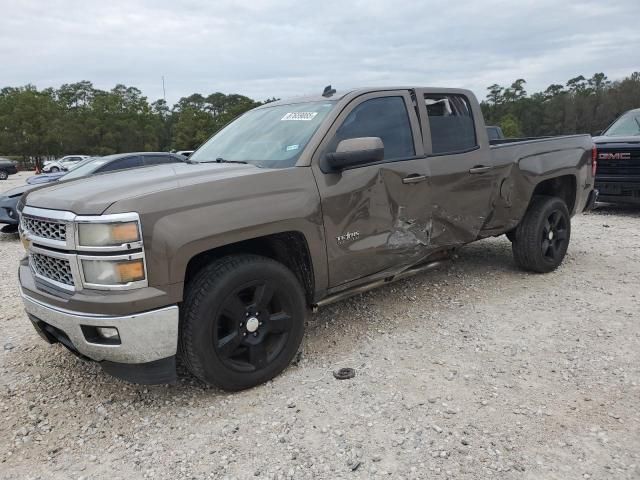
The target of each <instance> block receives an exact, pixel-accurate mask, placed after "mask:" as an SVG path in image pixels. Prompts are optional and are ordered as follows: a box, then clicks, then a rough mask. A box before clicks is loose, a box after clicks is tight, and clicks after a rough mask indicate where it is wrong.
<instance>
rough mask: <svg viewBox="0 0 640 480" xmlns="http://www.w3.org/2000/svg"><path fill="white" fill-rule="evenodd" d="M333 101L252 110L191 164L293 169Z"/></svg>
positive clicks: (217, 136) (193, 157)
mask: <svg viewBox="0 0 640 480" xmlns="http://www.w3.org/2000/svg"><path fill="white" fill-rule="evenodd" d="M334 105H335V102H332V101H323V102H307V103H295V104H289V105H276V106H273V107H264V108H258V109H255V110H251V111H249V112H247V113H245V114H244V115H242V116H241V117H239V118H238V119H236V120H234V121H233V122H231V123H230V124H229V125H227V126H226V127H225V128H223V129H222V130H220V131H219V132H218V133H216V134H215V135H214V136H213V137H211V138H210V139H209V140H208V141H207V142H206V143H205V144H204V145H202V146H201V147H200V148H199V149H198V150H196V151H195V152H194V153H193V154H191V156H190V157H189V160H191V161H192V162H198V163H203V162H215V161H220V162H223V161H227V162H247V163H251V164H254V165H257V166H259V167H266V168H284V167H291V166H294V165H295V163H296V160H298V157H299V156H300V154H301V153H302V151H303V150H304V148H305V146H306V145H307V142H309V140H310V139H311V136H312V135H313V134H314V133H315V131H316V130H317V129H318V127H319V126H320V124H321V123H322V121H323V120H324V119H325V117H326V116H327V114H328V113H329V112H330V111H331V109H332V108H333V106H334Z"/></svg>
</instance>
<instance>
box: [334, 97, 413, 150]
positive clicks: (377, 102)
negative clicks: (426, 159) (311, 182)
mask: <svg viewBox="0 0 640 480" xmlns="http://www.w3.org/2000/svg"><path fill="white" fill-rule="evenodd" d="M360 137H379V138H380V139H382V143H384V159H385V160H399V159H403V158H409V157H413V156H415V148H414V145H413V134H412V132H411V122H410V121H409V114H408V113H407V107H406V105H405V102H404V98H403V97H381V98H372V99H371V100H366V101H364V102H362V103H361V104H360V105H358V106H357V107H355V108H354V109H353V110H352V111H351V113H350V114H349V115H348V116H347V118H345V120H344V122H343V123H342V125H340V128H338V131H337V132H336V136H335V138H334V139H333V141H332V142H331V145H330V146H329V149H328V151H329V152H335V151H336V148H337V147H338V143H340V142H341V141H342V140H347V139H349V138H360Z"/></svg>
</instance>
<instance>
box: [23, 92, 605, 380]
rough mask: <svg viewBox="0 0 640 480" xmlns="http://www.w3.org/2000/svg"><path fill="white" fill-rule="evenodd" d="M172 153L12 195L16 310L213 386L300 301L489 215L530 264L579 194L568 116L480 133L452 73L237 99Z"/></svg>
mask: <svg viewBox="0 0 640 480" xmlns="http://www.w3.org/2000/svg"><path fill="white" fill-rule="evenodd" d="M190 160H191V161H190V162H189V163H184V164H170V165H161V166H155V167H149V168H146V169H143V170H139V171H136V172H135V174H132V173H131V172H123V173H113V174H111V175H109V177H108V178H106V177H105V178H98V177H96V178H87V179H83V180H77V181H70V182H61V183H59V184H56V185H54V186H52V187H48V188H45V189H43V190H37V191H34V192H31V193H29V194H28V195H27V196H26V198H25V199H24V200H23V201H22V203H21V205H20V207H19V208H20V209H21V223H20V231H21V236H22V240H23V242H24V244H25V248H26V250H27V256H26V257H25V258H24V259H23V260H22V261H21V264H20V272H19V273H20V285H21V289H22V295H23V298H24V304H25V307H26V311H27V313H28V316H29V318H30V320H31V321H32V323H33V325H34V326H35V328H36V330H37V331H38V332H39V333H40V334H41V335H42V336H43V337H44V338H45V339H46V340H47V341H49V342H52V343H53V342H60V343H62V344H64V345H65V346H66V347H68V348H69V349H70V350H72V351H73V352H75V353H76V354H78V355H80V356H82V357H84V358H87V359H90V360H94V361H97V362H100V363H101V365H102V367H103V369H104V370H105V371H107V372H108V373H111V374H112V375H116V376H118V377H121V378H124V379H127V380H129V381H134V382H140V383H162V382H170V381H173V380H175V378H176V368H175V366H176V356H179V357H180V358H181V359H182V361H183V362H184V364H185V365H186V366H187V367H188V369H189V370H190V371H191V372H192V373H193V374H194V375H195V376H197V377H198V378H200V379H201V380H202V381H204V382H207V383H210V384H215V385H218V386H220V387H222V388H225V389H229V390H239V389H243V388H248V387H251V386H254V385H257V384H259V383H261V382H265V381H267V380H268V379H270V378H272V377H274V376H275V375H277V374H278V373H280V372H281V371H282V370H283V369H284V368H286V366H287V365H288V364H289V363H290V361H291V359H292V358H293V357H294V355H295V354H296V351H297V350H298V348H299V345H300V342H301V339H302V336H303V329H304V324H305V318H306V316H307V313H308V312H309V310H314V309H315V308H317V307H321V306H323V305H325V304H328V303H330V302H332V301H337V300H340V299H342V298H345V297H347V296H349V295H352V294H354V293H358V292H362V291H364V290H366V289H370V288H374V287H377V286H380V285H384V284H386V283H389V282H392V281H394V280H398V279H400V278H405V277H407V276H408V275H411V274H415V273H417V272H420V271H423V270H425V269H428V268H430V267H432V266H434V265H436V264H437V263H438V262H440V261H442V259H443V258H445V257H446V256H447V253H448V252H450V251H451V250H452V249H453V248H455V247H458V246H460V245H463V244H466V243H469V242H473V241H475V240H479V239H482V238H486V237H493V236H497V235H501V234H506V235H507V236H508V237H509V239H510V240H511V241H512V243H513V253H514V258H515V262H516V264H517V265H519V266H520V267H522V268H524V269H526V270H530V271H534V272H549V271H551V270H553V269H555V268H556V267H558V265H560V263H561V262H562V260H563V257H564V256H565V253H566V251H567V247H568V245H569V237H570V233H571V225H570V219H571V216H572V215H573V214H575V213H578V212H581V211H583V210H584V209H586V208H590V206H591V205H592V204H593V202H594V201H595V195H594V190H593V182H594V177H593V170H592V169H593V168H594V167H595V165H594V164H593V143H592V140H591V138H590V137H589V136H588V135H575V136H566V137H556V138H547V139H529V140H525V141H515V142H508V141H505V140H501V141H500V144H499V145H495V146H494V145H490V142H489V140H488V138H487V132H486V130H485V126H484V121H483V118H482V115H481V112H480V108H479V105H478V102H477V100H476V98H475V97H474V95H473V94H472V93H471V92H469V91H466V90H457V89H439V88H403V87H399V88H379V89H362V90H353V91H348V92H344V93H342V92H341V93H337V92H335V91H334V90H331V89H327V90H325V93H323V94H322V95H318V96H314V97H306V98H300V99H294V100H284V101H278V102H274V103H269V104H267V105H264V106H261V107H259V108H256V109H254V110H251V111H249V112H248V113H246V114H244V115H242V116H241V117H240V118H238V119H237V120H235V121H234V122H232V123H230V124H229V125H228V126H226V127H225V128H224V129H223V130H221V131H220V132H219V133H217V134H216V135H215V136H214V137H212V138H211V139H210V140H209V141H208V142H206V143H205V144H204V145H203V146H202V147H200V148H199V149H198V150H197V151H196V152H195V153H194V154H193V155H192V156H191V157H190Z"/></svg>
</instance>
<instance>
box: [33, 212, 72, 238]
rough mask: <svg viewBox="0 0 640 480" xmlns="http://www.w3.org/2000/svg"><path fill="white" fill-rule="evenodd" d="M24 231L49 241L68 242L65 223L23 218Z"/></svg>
mask: <svg viewBox="0 0 640 480" xmlns="http://www.w3.org/2000/svg"><path fill="white" fill-rule="evenodd" d="M22 225H23V226H24V229H25V230H26V231H27V232H29V233H30V234H32V235H35V236H37V237H40V238H46V239H48V240H59V241H61V242H65V241H66V240H67V226H66V225H65V224H64V223H59V222H52V221H46V220H40V219H38V218H33V217H28V216H26V215H24V216H23V217H22Z"/></svg>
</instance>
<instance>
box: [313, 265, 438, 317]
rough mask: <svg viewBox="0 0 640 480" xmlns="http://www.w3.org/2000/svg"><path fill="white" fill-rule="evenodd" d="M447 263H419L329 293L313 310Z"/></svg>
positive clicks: (315, 310)
mask: <svg viewBox="0 0 640 480" xmlns="http://www.w3.org/2000/svg"><path fill="white" fill-rule="evenodd" d="M445 263H447V261H446V260H436V261H433V262H430V263H425V264H424V265H419V266H416V267H413V268H409V269H407V270H405V271H403V272H400V273H398V274H396V275H393V276H390V277H386V278H383V279H380V280H375V281H373V282H371V283H366V284H364V285H359V286H357V287H353V288H349V289H347V290H343V291H342V292H339V293H335V294H333V295H329V296H328V297H325V298H323V299H322V300H320V301H319V302H317V303H316V304H314V305H312V306H311V311H312V312H313V313H315V312H317V311H318V309H319V308H320V307H324V306H326V305H329V304H331V303H335V302H339V301H340V300H344V299H346V298H349V297H353V296H354V295H358V294H359V293H364V292H368V291H369V290H373V289H374V288H378V287H382V286H383V285H389V284H391V283H394V282H397V281H398V280H402V279H404V278H408V277H413V276H414V275H417V274H418V273H422V272H426V271H427V270H433V269H434V268H437V267H439V266H441V265H444V264H445Z"/></svg>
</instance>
